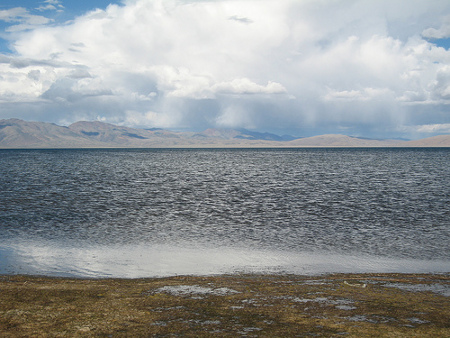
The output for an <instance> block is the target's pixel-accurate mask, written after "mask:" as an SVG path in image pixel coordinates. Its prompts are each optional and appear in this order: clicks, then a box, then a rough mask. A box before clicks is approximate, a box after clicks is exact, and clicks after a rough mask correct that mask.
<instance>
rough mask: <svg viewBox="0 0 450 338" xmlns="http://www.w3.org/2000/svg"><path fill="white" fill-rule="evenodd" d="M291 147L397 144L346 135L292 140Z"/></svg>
mask: <svg viewBox="0 0 450 338" xmlns="http://www.w3.org/2000/svg"><path fill="white" fill-rule="evenodd" d="M287 143H289V145H291V146H292V147H390V146H393V145H394V144H396V143H398V141H393V140H370V139H362V138H357V137H351V136H346V135H336V134H328V135H320V136H313V137H308V138H302V139H297V140H293V141H290V142H287Z"/></svg>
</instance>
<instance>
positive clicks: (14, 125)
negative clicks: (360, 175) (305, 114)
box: [0, 119, 450, 149]
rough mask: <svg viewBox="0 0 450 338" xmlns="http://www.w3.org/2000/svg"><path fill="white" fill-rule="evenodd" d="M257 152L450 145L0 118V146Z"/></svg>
mask: <svg viewBox="0 0 450 338" xmlns="http://www.w3.org/2000/svg"><path fill="white" fill-rule="evenodd" d="M221 147H223V148H246V147H248V148H257V147H293V148H295V147H297V148H298V147H450V135H440V136H434V137H430V138H425V139H421V140H415V141H399V140H374V139H366V138H358V137H352V136H346V135H334V134H332V135H320V136H313V137H307V138H295V137H292V136H288V135H285V136H278V135H275V134H271V133H260V132H253V131H249V130H246V129H207V130H205V131H202V132H175V131H170V130H165V129H159V128H152V129H138V128H129V127H123V126H118V125H113V124H109V123H104V122H99V121H94V122H86V121H82V122H76V123H73V124H71V125H70V126H67V127H66V126H59V125H56V124H53V123H46V122H28V121H23V120H19V119H7V120H0V148H2V149H7V148H26V149H27V148H221Z"/></svg>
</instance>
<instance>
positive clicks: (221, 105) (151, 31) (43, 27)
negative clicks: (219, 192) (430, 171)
mask: <svg viewBox="0 0 450 338" xmlns="http://www.w3.org/2000/svg"><path fill="white" fill-rule="evenodd" d="M43 6H53V7H55V8H56V9H61V8H62V7H61V6H62V5H61V3H60V2H59V1H56V0H51V1H46V2H45V3H44V5H43ZM48 8H49V9H50V7H48ZM42 9H44V8H42ZM449 15H450V5H448V4H445V2H443V1H440V0H430V1H427V2H423V1H419V0H412V3H411V6H408V8H405V6H404V5H402V2H401V1H388V0H380V1H376V2H375V1H374V2H353V1H345V0H337V1H333V2H331V3H330V2H322V1H313V0H301V1H297V0H280V1H271V0H243V1H233V0H220V1H212V0H211V1H208V0H205V1H175V0H164V1H162V0H126V1H124V2H123V3H122V4H121V5H109V6H108V7H107V8H105V9H96V10H92V11H90V12H87V13H85V14H84V15H81V16H79V17H76V18H74V19H73V20H72V21H70V22H67V23H65V24H55V23H54V22H51V21H49V19H46V18H44V17H40V16H33V15H32V14H30V12H29V11H28V10H27V9H24V8H15V9H11V10H8V11H0V20H3V21H5V22H7V23H9V24H11V25H12V27H9V30H8V31H9V34H11V35H10V36H9V39H10V42H11V46H12V47H11V48H13V49H14V54H11V55H0V104H1V102H3V103H4V106H2V108H3V109H1V110H0V111H1V112H0V118H4V117H10V115H14V116H17V117H20V116H22V117H23V118H28V119H33V116H36V117H39V118H41V119H42V118H43V119H45V120H48V121H51V122H56V123H58V122H59V121H66V122H67V121H73V120H75V119H77V118H79V117H83V118H84V119H89V118H92V119H96V118H97V116H101V117H102V118H104V119H105V120H106V121H108V122H113V123H122V124H127V123H128V124H129V125H141V126H145V125H146V126H148V127H151V126H153V125H157V126H158V127H171V128H191V129H199V128H203V127H215V126H232V127H247V128H255V129H259V130H261V131H272V132H281V133H293V134H296V135H299V136H307V135H310V134H317V133H322V132H338V131H340V130H346V131H348V133H351V134H353V135H356V134H360V135H363V134H364V135H367V136H383V135H386V134H387V133H394V134H395V133H408V131H407V129H404V128H403V129H402V126H403V125H428V124H430V125H432V124H437V125H440V124H446V123H449V122H450V117H449V114H448V113H445V112H446V111H447V112H448V109H447V108H448V107H449V106H450V71H449V68H448V65H449V64H450V52H449V51H448V50H446V49H444V48H440V47H437V46H436V45H435V44H433V43H430V42H429V41H427V40H426V38H431V37H445V36H447V27H448V23H449V21H448V17H449ZM436 22H438V23H439V24H438V26H436ZM50 24H51V25H50ZM20 25H23V26H20ZM14 26H17V27H15V28H14ZM25 26H27V27H28V28H27V29H25ZM30 27H32V28H30ZM31 102H35V105H34V106H33V109H28V110H26V112H25V110H24V109H23V104H25V103H31ZM446 107H447V108H446ZM422 111H427V113H426V114H427V115H426V116H427V120H426V121H425V122H424V121H423V119H424V118H423V116H424V114H423V113H421V112H422ZM55 112H58V113H55ZM33 114H34V115H33ZM402 130H403V131H402ZM381 134H382V135H381ZM392 136H405V135H398V134H396V135H392ZM406 136H407V135H406Z"/></svg>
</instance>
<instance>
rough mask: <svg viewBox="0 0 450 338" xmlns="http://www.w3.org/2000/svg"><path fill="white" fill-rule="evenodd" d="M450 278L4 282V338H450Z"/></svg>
mask: <svg viewBox="0 0 450 338" xmlns="http://www.w3.org/2000/svg"><path fill="white" fill-rule="evenodd" d="M449 290H450V275H448V274H441V275H430V274H424V275H417V274H414V275H406V274H379V275H375V274H351V275H349V274H345V275H344V274H338V275H327V276H318V277H311V276H292V275H275V276H271V275H231V276H211V277H171V278H159V279H128V280H127V279H121V280H119V279H93V280H86V279H65V278H44V277H30V276H3V277H0V336H1V337H147V336H150V337H172V336H174V337H175V336H187V337H189V336H195V337H236V336H247V337H307V336H324V337H340V336H344V337H374V336H376V337H450V302H449V297H448V295H449Z"/></svg>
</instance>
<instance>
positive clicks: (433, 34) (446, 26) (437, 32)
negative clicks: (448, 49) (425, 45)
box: [422, 16, 450, 39]
mask: <svg viewBox="0 0 450 338" xmlns="http://www.w3.org/2000/svg"><path fill="white" fill-rule="evenodd" d="M422 36H423V37H425V38H430V39H445V38H450V16H447V17H446V18H445V19H444V22H443V23H442V25H441V26H440V27H439V28H437V29H436V28H433V27H430V28H427V29H425V30H424V31H423V32H422Z"/></svg>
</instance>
